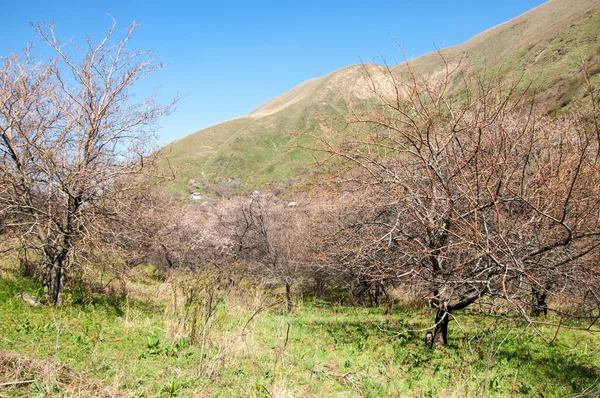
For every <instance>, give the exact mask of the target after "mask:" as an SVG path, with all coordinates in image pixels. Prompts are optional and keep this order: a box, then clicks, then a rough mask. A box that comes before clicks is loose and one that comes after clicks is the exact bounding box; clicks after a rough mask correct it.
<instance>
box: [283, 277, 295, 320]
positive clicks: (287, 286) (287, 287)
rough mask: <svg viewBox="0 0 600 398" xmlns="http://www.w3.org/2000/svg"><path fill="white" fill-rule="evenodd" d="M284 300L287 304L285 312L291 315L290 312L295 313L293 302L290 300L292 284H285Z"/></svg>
mask: <svg viewBox="0 0 600 398" xmlns="http://www.w3.org/2000/svg"><path fill="white" fill-rule="evenodd" d="M285 300H286V302H287V312H288V313H292V312H294V311H296V305H295V304H294V301H293V300H292V284H291V283H286V284H285Z"/></svg>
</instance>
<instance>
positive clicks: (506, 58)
mask: <svg viewBox="0 0 600 398" xmlns="http://www.w3.org/2000/svg"><path fill="white" fill-rule="evenodd" d="M444 60H445V61H446V62H449V63H450V64H451V65H453V66H458V67H459V68H463V69H464V70H467V69H469V70H470V71H471V72H475V73H485V72H491V71H493V72H494V73H496V74H500V75H501V76H502V77H504V78H511V77H521V76H524V75H525V76H526V78H527V79H528V81H532V82H533V84H534V85H535V87H536V88H537V90H538V98H539V101H540V102H541V103H542V106H543V107H545V108H546V111H547V112H548V113H553V112H557V111H560V110H561V109H568V108H569V104H570V103H571V102H572V100H573V98H577V97H579V96H582V95H583V92H584V87H583V81H584V79H583V76H582V75H583V74H582V71H583V69H582V64H583V63H585V64H586V65H587V70H588V72H589V74H591V75H592V76H593V79H594V81H596V80H598V79H600V0H550V1H548V2H547V3H544V4H543V5H541V6H539V7H537V8H535V9H533V10H531V11H528V12H526V13H525V14H522V15H521V16H519V17H517V18H514V19H512V20H510V21H508V22H505V23H503V24H501V25H499V26H496V27H494V28H491V29H489V30H487V31H485V32H482V33H480V34H479V35H477V36H475V37H473V38H472V39H471V40H469V41H467V42H466V43H464V44H461V45H458V46H455V47H451V48H448V49H444V50H441V51H440V52H436V53H430V54H426V55H424V56H421V57H419V58H416V59H413V60H410V61H408V62H405V63H402V64H399V65H396V66H394V67H392V68H391V70H392V72H393V73H396V74H402V73H404V72H406V71H407V67H408V66H409V67H410V69H411V71H412V72H413V73H415V74H416V75H423V76H435V75H436V73H439V70H440V69H441V68H443V67H444ZM384 73H385V70H384V68H383V67H382V66H378V65H354V66H349V67H346V68H342V69H340V70H338V71H335V72H333V73H331V74H329V75H327V76H323V77H319V78H315V79H311V80H308V81H306V82H304V83H302V84H300V85H298V86H297V87H295V88H293V89H291V90H290V91H288V92H286V93H284V94H282V95H280V96H278V97H276V98H274V99H272V100H270V101H268V102H266V103H265V104H264V105H262V106H260V107H259V108H257V109H256V110H254V111H252V112H251V113H249V114H248V115H246V116H243V117H240V118H236V119H232V120H229V121H226V122H223V123H221V124H218V125H215V126H211V127H209V128H206V129H204V130H201V131H198V132H196V133H194V134H191V135H189V136H187V137H184V138H182V139H180V140H178V141H176V142H174V143H172V144H170V145H168V146H167V147H166V148H164V149H163V152H162V153H163V154H167V155H168V158H169V162H170V165H171V166H172V167H173V168H174V169H175V170H176V171H177V174H178V183H177V184H176V185H174V186H172V187H171V190H177V191H183V190H184V189H187V190H188V191H191V190H193V191H197V190H199V191H209V192H210V191H212V192H213V193H216V194H218V195H229V194H232V193H234V192H235V191H239V190H249V189H255V188H262V187H266V186H270V185H271V186H273V185H280V186H286V185H290V184H293V183H294V182H295V181H296V180H297V179H298V178H301V177H302V176H303V175H307V174H309V173H310V172H311V168H312V166H311V161H313V160H315V154H314V153H312V152H310V151H308V150H304V149H301V148H300V147H302V146H306V145H310V142H311V140H312V138H311V136H312V135H317V136H318V135H319V133H320V131H321V129H322V128H323V126H325V125H328V123H331V120H332V119H333V118H334V117H335V116H336V115H338V114H339V113H340V109H341V108H343V107H344V101H345V100H348V99H360V100H369V98H370V97H371V96H372V92H371V89H370V84H371V83H372V82H371V81H368V80H367V79H366V78H365V75H366V74H368V75H369V78H370V79H374V80H375V82H376V84H380V87H383V88H384V89H385V88H386V87H385V86H381V83H385V78H384ZM307 133H308V134H307Z"/></svg>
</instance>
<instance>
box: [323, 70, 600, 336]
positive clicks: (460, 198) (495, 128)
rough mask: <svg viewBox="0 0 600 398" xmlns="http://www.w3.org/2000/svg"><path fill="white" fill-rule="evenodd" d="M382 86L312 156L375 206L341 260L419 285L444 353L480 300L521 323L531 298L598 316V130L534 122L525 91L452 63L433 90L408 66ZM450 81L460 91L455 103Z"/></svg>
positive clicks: (351, 105) (431, 82)
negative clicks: (582, 304) (561, 299)
mask: <svg viewBox="0 0 600 398" xmlns="http://www.w3.org/2000/svg"><path fill="white" fill-rule="evenodd" d="M386 79H387V80H386V82H385V84H382V83H381V78H380V77H379V78H378V79H375V78H373V79H372V80H371V81H372V89H373V92H374V93H375V94H376V96H377V97H378V100H379V101H378V102H377V103H376V104H374V103H373V102H369V103H365V102H360V103H358V102H352V101H348V112H347V113H346V118H345V120H344V122H343V123H342V125H343V126H344V127H343V130H342V131H335V132H334V133H335V134H331V135H330V136H327V137H325V138H323V139H321V144H322V145H321V146H320V148H318V150H320V151H324V152H326V153H328V154H330V155H331V156H332V157H333V158H334V159H335V160H336V161H337V164H338V165H339V166H341V167H342V168H343V171H342V172H341V173H340V175H341V177H339V178H337V179H336V181H335V182H336V183H337V185H338V186H341V187H343V189H344V190H345V191H346V192H361V198H362V199H361V202H360V203H361V205H360V206H361V207H362V208H365V207H366V208H367V209H370V210H369V211H363V214H364V217H363V219H362V220H361V222H360V223H357V222H356V221H355V222H353V223H352V224H349V225H346V227H345V228H346V230H347V231H352V230H354V231H356V232H358V233H359V234H360V235H359V236H355V237H354V238H353V239H351V238H349V239H346V240H345V242H347V243H346V244H345V245H344V247H343V248H342V251H341V252H340V253H339V255H338V257H339V258H342V259H345V260H344V261H356V259H357V258H360V259H361V261H363V262H364V263H365V266H367V265H368V268H365V269H366V271H367V273H368V274H369V275H371V277H372V278H380V279H381V278H386V277H387V278H399V279H401V278H407V277H411V278H413V279H412V280H419V281H420V282H421V283H425V284H426V285H427V286H428V287H429V290H430V292H431V296H430V301H431V303H432V304H433V305H434V306H435V308H437V312H436V316H435V322H434V326H433V327H432V329H435V332H434V336H433V340H432V341H434V342H435V343H436V344H437V345H440V346H443V345H445V344H446V342H447V331H448V324H449V321H450V319H451V317H452V316H453V314H454V313H455V312H456V311H458V310H461V309H464V308H466V307H468V306H469V305H471V304H472V303H474V302H476V301H478V300H480V299H481V298H482V297H486V296H487V297H490V298H491V299H492V300H489V302H490V303H493V302H494V300H497V299H502V300H504V301H505V302H508V303H509V304H511V305H512V308H513V309H514V310H515V311H517V312H518V313H520V314H522V315H523V316H524V317H526V318H527V319H528V320H529V321H532V320H531V318H529V315H528V309H529V308H530V306H531V302H532V295H533V296H535V297H537V300H538V302H537V303H536V305H538V304H539V305H540V306H547V303H548V297H549V296H551V295H557V294H559V292H563V293H567V292H568V293H569V296H568V298H569V300H570V301H571V302H572V303H575V301H576V300H580V299H581V300H583V298H584V297H587V300H590V297H595V299H592V303H591V304H592V305H593V306H596V308H597V305H598V301H597V297H598V292H597V287H595V286H593V285H590V283H589V280H591V279H590V278H591V277H592V274H593V273H594V272H596V271H595V269H594V267H593V266H592V263H591V261H592V259H593V256H597V253H598V249H599V246H600V240H599V239H598V237H599V236H600V227H599V223H598V211H599V200H600V188H599V186H598V184H597V183H596V182H597V181H600V167H599V166H600V163H599V159H598V156H597V148H598V142H597V131H596V130H594V129H593V128H592V129H590V128H587V127H586V124H585V121H584V120H583V119H581V118H580V119H574V118H569V119H565V120H559V119H547V118H543V117H539V116H538V115H536V114H535V107H534V106H533V104H532V103H531V102H528V101H527V98H528V96H527V95H526V94H527V93H526V92H523V91H522V90H521V87H522V86H523V83H522V82H520V81H512V82H502V81H499V80H494V78H493V77H486V78H479V79H478V78H470V77H468V76H465V75H462V76H456V75H454V70H452V68H451V67H450V66H449V65H447V68H446V70H445V73H444V74H443V77H442V78H441V79H440V78H435V77H429V76H425V77H419V76H417V75H416V74H415V73H413V72H412V71H411V70H410V65H409V64H407V67H406V68H405V70H404V73H403V74H402V75H401V76H398V75H396V74H394V73H392V72H391V71H389V70H388V73H387V74H386ZM451 81H454V83H456V82H460V81H462V83H461V85H460V86H461V87H462V89H461V90H458V89H453V90H454V92H453V93H452V95H450V94H449V93H448V86H449V84H450V82H451ZM454 83H453V84H454ZM453 87H456V84H455V85H454V86H453ZM340 137H341V138H340ZM367 232H368V233H367ZM344 253H345V254H344ZM365 260H366V261H365ZM587 293H591V294H590V295H586V294H587ZM536 295H537V296H536ZM555 302H557V301H556V300H555Z"/></svg>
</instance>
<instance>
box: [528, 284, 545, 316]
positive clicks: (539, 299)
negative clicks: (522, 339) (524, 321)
mask: <svg viewBox="0 0 600 398" xmlns="http://www.w3.org/2000/svg"><path fill="white" fill-rule="evenodd" d="M547 298H548V293H547V292H546V291H545V290H541V289H538V288H535V287H534V288H533V300H534V302H533V309H532V311H531V312H532V315H534V316H540V315H542V312H543V313H544V315H548V302H547V301H546V299H547Z"/></svg>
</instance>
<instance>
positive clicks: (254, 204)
mask: <svg viewBox="0 0 600 398" xmlns="http://www.w3.org/2000/svg"><path fill="white" fill-rule="evenodd" d="M220 217H221V225H222V228H223V234H224V236H226V237H228V240H229V241H230V242H231V245H232V247H231V249H232V252H231V254H232V255H233V256H234V257H235V259H236V261H239V262H240V263H241V264H242V265H243V266H244V268H245V269H246V272H247V274H248V275H249V276H251V277H253V278H254V279H255V280H257V281H258V282H260V283H263V284H266V285H271V286H284V287H285V302H286V307H287V311H288V312H293V311H294V309H295V303H294V300H293V292H292V288H293V286H294V285H296V284H298V283H299V282H300V281H301V280H302V279H303V278H304V277H306V276H307V275H308V274H309V272H307V270H308V268H309V266H310V264H311V262H312V261H313V260H312V258H311V256H310V242H311V239H310V234H311V232H312V230H311V223H312V222H311V221H312V220H311V218H310V215H309V213H308V210H307V208H306V207H305V206H304V205H301V204H298V203H286V202H283V201H280V200H278V199H277V198H276V197H274V196H273V195H271V194H269V193H259V192H255V193H253V194H251V195H249V196H247V197H238V198H235V199H233V200H231V201H230V202H229V203H228V204H227V205H226V206H224V207H223V208H222V209H221V216H220Z"/></svg>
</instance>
